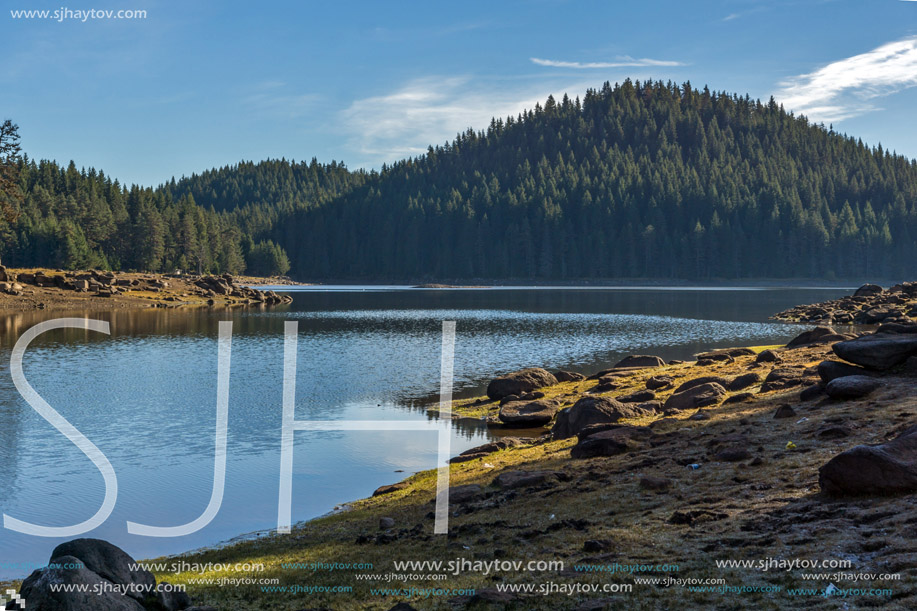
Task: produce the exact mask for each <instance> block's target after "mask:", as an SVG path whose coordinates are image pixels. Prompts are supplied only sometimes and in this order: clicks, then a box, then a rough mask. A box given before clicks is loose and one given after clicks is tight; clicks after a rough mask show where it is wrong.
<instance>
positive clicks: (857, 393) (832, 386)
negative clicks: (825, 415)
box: [825, 375, 882, 399]
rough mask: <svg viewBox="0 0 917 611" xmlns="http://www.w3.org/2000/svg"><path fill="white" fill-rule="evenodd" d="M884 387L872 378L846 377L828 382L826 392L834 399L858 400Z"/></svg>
mask: <svg viewBox="0 0 917 611" xmlns="http://www.w3.org/2000/svg"><path fill="white" fill-rule="evenodd" d="M880 386H882V383H881V382H880V381H879V380H877V379H875V378H873V377H871V376H856V375H854V376H844V377H842V378H835V379H834V380H831V381H830V382H828V385H827V386H826V387H825V392H826V393H828V396H829V397H831V398H832V399H858V398H860V397H865V396H866V395H868V394H869V393H871V392H872V391H874V390H876V389H877V388H879V387H880Z"/></svg>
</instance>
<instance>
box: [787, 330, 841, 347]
mask: <svg viewBox="0 0 917 611" xmlns="http://www.w3.org/2000/svg"><path fill="white" fill-rule="evenodd" d="M836 334H837V332H836V331H835V330H834V329H832V328H831V327H815V328H814V329H811V330H809V331H804V332H802V333H800V334H799V335H797V336H796V337H794V338H793V339H791V340H790V342H789V343H788V344H787V345H786V347H787V348H798V347H800V346H809V345H811V344H816V343H819V339H820V338H821V337H823V336H825V335H836Z"/></svg>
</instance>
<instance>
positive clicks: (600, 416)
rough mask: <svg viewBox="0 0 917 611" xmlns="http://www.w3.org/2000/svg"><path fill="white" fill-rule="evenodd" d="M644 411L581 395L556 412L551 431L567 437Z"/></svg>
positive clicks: (560, 437)
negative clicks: (587, 428) (565, 407)
mask: <svg viewBox="0 0 917 611" xmlns="http://www.w3.org/2000/svg"><path fill="white" fill-rule="evenodd" d="M724 392H725V391H724ZM645 413H646V412H644V411H643V410H642V409H640V408H638V407H636V406H633V405H632V404H628V405H625V404H624V403H621V402H619V401H615V400H614V399H611V398H609V397H583V398H582V399H580V400H579V401H577V402H576V403H574V404H573V407H570V408H568V409H565V410H562V411H561V412H559V413H558V414H557V420H556V421H555V422H554V428H553V429H552V431H551V432H552V434H553V436H554V438H555V439H567V438H568V437H574V436H576V435H578V434H579V432H580V431H582V430H583V429H585V428H586V427H587V426H589V425H590V424H607V423H608V424H610V423H614V422H617V421H618V420H620V419H621V418H633V417H635V416H640V415H644V414H645Z"/></svg>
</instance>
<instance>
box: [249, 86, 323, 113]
mask: <svg viewBox="0 0 917 611" xmlns="http://www.w3.org/2000/svg"><path fill="white" fill-rule="evenodd" d="M250 91H251V93H250V94H249V95H247V96H245V97H244V98H242V102H243V103H244V104H245V105H246V106H248V107H249V108H250V109H251V111H252V112H253V113H256V114H257V115H259V116H262V117H273V118H280V119H295V118H297V117H301V116H303V115H305V114H307V113H309V112H310V111H312V110H313V109H314V107H315V105H316V104H317V103H318V102H319V101H320V100H321V96H320V95H318V94H315V93H293V92H291V91H289V90H288V88H287V85H286V83H284V82H283V81H263V82H261V83H258V84H257V85H255V86H254V87H253V88H251V90H250Z"/></svg>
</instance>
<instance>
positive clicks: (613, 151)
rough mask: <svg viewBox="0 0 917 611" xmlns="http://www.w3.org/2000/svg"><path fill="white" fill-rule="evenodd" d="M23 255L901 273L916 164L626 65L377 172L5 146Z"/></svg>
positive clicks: (410, 274)
mask: <svg viewBox="0 0 917 611" xmlns="http://www.w3.org/2000/svg"><path fill="white" fill-rule="evenodd" d="M16 167H17V170H18V183H17V184H18V188H19V189H20V191H21V193H22V195H23V196H22V201H21V202H20V203H19V211H18V218H16V219H15V220H14V221H12V222H6V223H5V225H4V224H3V223H4V221H0V232H2V237H3V239H2V246H0V248H2V250H0V255H2V256H3V257H4V260H5V261H9V262H10V263H15V264H19V265H26V264H28V265H41V264H50V263H51V262H54V264H56V265H59V266H65V267H66V266H78V267H80V266H98V267H113V268H121V269H149V270H154V271H157V270H168V269H171V268H173V267H177V268H182V269H202V270H205V271H230V272H238V271H242V270H244V269H250V270H252V271H255V270H257V272H258V273H266V272H267V271H275V272H276V271H277V270H278V269H279V268H283V267H287V266H289V268H290V273H291V274H292V275H293V276H294V277H296V278H299V279H303V280H316V281H322V280H362V281H372V280H379V281H420V280H471V279H485V280H524V281H532V280H545V281H577V280H594V279H614V278H660V279H681V278H683V279H699V280H710V279H720V278H722V279H742V278H822V279H825V278H827V279H830V278H838V279H841V278H863V277H874V278H878V277H881V278H893V277H901V278H910V277H912V276H913V275H914V273H915V271H917V270H915V264H914V262H915V261H917V164H915V162H914V161H913V160H910V159H908V158H906V157H904V156H901V155H897V154H893V153H891V152H889V151H887V150H884V149H883V148H882V147H881V146H875V147H870V146H867V145H866V144H864V143H863V142H862V141H861V140H858V139H855V138H851V137H848V136H846V135H843V134H839V133H837V132H836V131H835V130H834V129H833V128H831V127H830V126H828V127H825V126H823V125H815V124H812V123H810V122H809V121H808V120H807V119H806V118H804V117H797V116H794V115H792V114H790V113H787V112H786V111H785V110H784V109H783V108H782V107H781V106H779V105H778V104H777V103H776V102H775V101H774V100H773V99H771V100H769V101H768V102H761V101H759V100H752V99H750V98H749V97H748V96H745V97H740V96H738V95H730V94H727V93H724V92H711V91H710V90H709V89H707V88H704V89H702V90H698V89H695V88H693V87H692V86H691V85H690V83H685V84H684V85H680V86H679V85H675V84H673V83H671V82H669V83H662V82H649V81H648V82H644V83H641V82H639V81H637V82H632V81H630V80H626V81H624V82H623V83H621V84H616V85H614V86H612V85H611V84H610V83H605V84H604V86H603V87H602V88H600V89H590V90H588V91H587V92H586V94H585V96H584V97H583V98H582V99H580V98H575V99H570V98H568V97H567V96H566V95H565V96H564V97H563V98H562V99H561V100H559V101H558V100H555V99H554V98H553V97H549V98H548V99H547V100H546V101H545V103H544V104H543V105H541V104H536V106H535V108H534V109H531V110H527V111H525V112H523V113H520V114H519V115H518V116H516V117H508V118H506V119H494V120H492V121H491V123H490V125H489V126H488V127H487V129H486V130H482V131H474V130H470V129H469V130H468V131H466V132H465V133H462V134H460V135H458V136H457V137H456V138H455V139H454V140H453V141H452V142H449V143H447V144H445V145H442V146H437V147H432V146H431V147H430V148H429V149H428V151H427V153H426V154H425V155H421V156H418V157H415V158H410V159H405V160H403V161H399V162H397V163H394V164H392V165H384V166H383V167H382V170H381V171H380V172H375V171H372V172H364V171H357V172H351V171H349V170H348V169H347V168H346V167H345V166H344V165H343V164H341V163H338V162H332V163H331V164H319V163H318V162H317V161H316V160H314V159H313V160H311V162H308V163H306V162H299V163H296V162H293V161H287V160H283V159H281V160H268V161H264V162H261V163H251V162H243V163H240V164H237V165H233V166H226V167H223V168H219V169H214V170H211V171H209V172H204V173H202V174H199V175H192V176H190V177H186V178H182V179H180V180H174V179H173V180H172V181H170V182H168V183H166V184H163V185H161V186H159V187H157V188H155V189H154V188H142V187H138V186H132V187H130V188H128V187H124V186H122V185H120V184H119V183H118V182H117V181H116V180H112V179H110V178H109V177H107V176H105V175H104V174H103V173H102V172H97V171H95V170H77V168H76V167H75V166H74V165H73V164H72V163H71V164H70V166H68V167H67V168H63V167H60V166H58V165H57V164H55V163H53V162H47V161H42V162H37V163H36V162H35V161H32V160H28V159H27V158H22V159H18V161H16Z"/></svg>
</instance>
